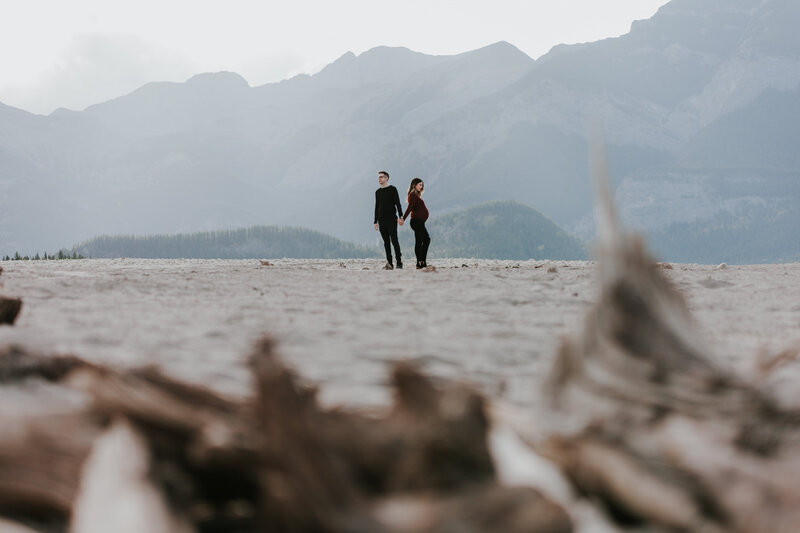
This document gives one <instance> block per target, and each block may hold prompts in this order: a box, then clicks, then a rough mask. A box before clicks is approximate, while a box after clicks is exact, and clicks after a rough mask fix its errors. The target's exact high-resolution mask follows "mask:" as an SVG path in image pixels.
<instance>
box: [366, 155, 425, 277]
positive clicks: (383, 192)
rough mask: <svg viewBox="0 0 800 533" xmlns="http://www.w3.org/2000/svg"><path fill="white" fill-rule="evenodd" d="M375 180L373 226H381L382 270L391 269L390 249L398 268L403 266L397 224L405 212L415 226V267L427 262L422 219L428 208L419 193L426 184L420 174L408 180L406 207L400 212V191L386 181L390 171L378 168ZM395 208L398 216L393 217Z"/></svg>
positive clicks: (400, 221) (379, 228) (402, 219)
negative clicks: (378, 185) (383, 249)
mask: <svg viewBox="0 0 800 533" xmlns="http://www.w3.org/2000/svg"><path fill="white" fill-rule="evenodd" d="M378 183H379V184H380V186H381V187H380V188H379V189H378V190H377V191H375V222H374V224H375V230H380V232H381V237H383V247H384V248H385V249H386V266H385V267H383V268H384V270H392V269H393V268H394V267H393V266H392V249H391V246H390V245H389V242H390V241H391V244H392V245H393V246H394V255H395V258H396V259H397V268H403V260H402V258H401V256H400V243H399V242H398V241H397V225H398V224H399V225H401V226H402V225H403V223H404V222H405V221H406V218H407V217H408V215H409V214H410V215H411V229H413V230H414V253H415V254H416V256H417V269H421V268H425V267H427V266H428V263H427V262H426V259H427V257H428V246H430V244H431V237H430V235H428V230H427V229H425V221H426V220H428V208H427V207H425V202H424V201H423V200H422V193H423V192H424V191H425V184H424V183H423V182H422V180H421V179H419V178H414V179H412V180H411V184H410V185H409V186H408V196H406V202H408V207H407V208H406V212H405V213H403V206H402V205H400V195H399V194H398V193H397V189H396V188H395V187H394V185H389V173H388V172H386V171H385V170H381V171H380V172H378ZM395 209H396V210H397V217H395Z"/></svg>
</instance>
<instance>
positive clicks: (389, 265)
mask: <svg viewBox="0 0 800 533" xmlns="http://www.w3.org/2000/svg"><path fill="white" fill-rule="evenodd" d="M383 269H384V270H394V267H393V266H392V264H391V263H386V266H385V267H383Z"/></svg>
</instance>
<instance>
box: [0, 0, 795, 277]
mask: <svg viewBox="0 0 800 533" xmlns="http://www.w3.org/2000/svg"><path fill="white" fill-rule="evenodd" d="M797 27H800V3H798V2H796V0H673V1H672V2H670V3H669V4H667V5H665V6H664V7H662V8H661V9H660V10H659V11H658V13H657V14H656V15H655V16H653V18H651V19H650V20H646V21H639V22H636V23H634V24H633V26H632V28H631V31H630V33H628V34H626V35H624V36H622V37H619V38H615V39H606V40H603V41H599V42H595V43H587V44H581V45H570V46H564V45H562V46H557V47H555V48H554V49H553V50H552V51H551V52H550V53H548V54H546V55H545V56H543V57H542V58H540V59H538V60H536V61H534V60H533V59H531V58H530V57H528V56H526V55H525V54H523V53H522V52H520V51H519V50H517V49H516V48H514V47H513V46H512V45H510V44H508V43H503V42H501V43H497V44H494V45H491V46H488V47H486V48H482V49H479V50H474V51H471V52H465V53H463V54H459V55H454V56H428V55H424V54H420V53H416V52H412V51H410V50H407V49H404V48H386V47H378V48H374V49H372V50H370V51H368V52H365V53H363V54H361V55H359V56H355V55H353V54H352V53H347V54H344V55H343V56H342V57H340V58H339V59H338V60H337V61H335V62H334V63H332V64H330V65H328V66H327V67H326V68H325V69H323V70H322V71H321V72H319V73H317V74H315V75H313V76H306V75H303V76H297V77H295V78H292V79H289V80H286V81H283V82H280V83H275V84H268V85H263V86H259V87H250V86H249V85H248V83H247V82H246V80H244V79H243V78H242V77H241V76H239V75H237V74H234V73H216V74H201V75H197V76H195V77H193V78H191V79H190V80H188V81H187V82H185V83H151V84H148V85H145V86H143V87H141V88H140V89H139V90H137V91H134V92H133V93H131V94H129V95H125V96H122V97H120V98H117V99H115V100H112V101H109V102H104V103H100V104H97V105H94V106H91V107H89V108H87V109H86V110H84V111H82V112H74V111H67V110H58V111H56V112H54V113H52V114H51V115H49V116H39V115H32V114H29V113H26V112H24V111H21V110H18V109H14V108H11V107H8V106H3V105H1V104H0V252H3V253H13V252H14V251H16V250H19V251H21V252H28V251H36V250H54V249H58V248H59V247H62V246H68V245H71V244H74V243H76V242H79V241H83V240H86V239H88V238H91V237H93V236H96V235H101V234H148V233H177V232H194V231H201V230H215V229H227V228H236V227H245V226H252V225H260V224H268V225H292V226H302V227H308V228H312V229H315V230H320V231H323V232H326V233H330V234H332V235H334V236H336V237H338V238H342V239H346V240H349V241H353V242H356V243H372V242H374V240H375V239H376V232H374V231H373V229H372V209H373V202H374V195H373V192H374V189H375V188H376V187H377V180H376V173H377V171H378V170H381V169H386V170H388V171H389V172H390V173H391V180H390V183H392V184H394V185H395V186H396V187H398V189H399V190H400V191H401V195H402V193H403V192H404V191H405V188H406V187H407V184H408V181H409V180H410V178H411V177H413V176H420V177H422V178H423V179H425V182H426V190H427V193H426V197H425V199H426V203H427V204H428V206H429V208H430V209H431V212H432V213H433V214H437V215H438V214H445V213H447V212H449V211H453V210H456V209H461V208H466V207H470V206H472V205H475V204H478V203H481V202H485V201H488V200H503V199H513V200H516V201H518V202H522V203H525V204H527V205H530V206H532V207H534V208H535V209H537V210H539V211H540V212H541V213H543V214H544V215H546V216H548V217H549V218H551V219H552V220H554V221H555V222H557V223H558V224H560V225H561V226H563V227H564V228H566V229H568V230H570V231H572V232H574V233H575V234H576V235H578V236H579V237H581V238H584V239H589V238H591V235H592V231H593V229H592V216H591V208H592V205H591V193H592V187H591V184H590V180H589V169H588V161H587V160H588V149H587V131H588V129H587V124H588V123H590V122H592V121H595V120H598V121H600V122H601V123H602V124H603V129H604V132H605V136H606V139H605V140H606V143H607V150H608V159H609V163H610V165H611V171H612V175H613V177H614V180H615V183H614V185H615V187H616V196H617V200H618V202H619V205H620V209H621V211H622V214H623V217H624V218H625V220H626V221H627V222H628V224H629V225H631V226H633V227H636V228H640V229H643V230H644V231H646V232H647V233H648V234H649V236H650V238H651V240H652V242H653V243H654V245H655V247H656V250H657V252H658V253H659V255H660V256H661V257H662V258H664V259H667V260H681V261H691V262H720V261H728V262H773V261H797V260H800V237H798V236H797V234H798V231H797V228H798V227H800V201H799V200H800V166H799V165H798V163H800V155H799V154H798V150H797V148H796V145H797V144H798V142H797V141H798V139H800V135H799V134H800V32H797V31H796V28H797Z"/></svg>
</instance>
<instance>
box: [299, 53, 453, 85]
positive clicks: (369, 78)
mask: <svg viewBox="0 0 800 533" xmlns="http://www.w3.org/2000/svg"><path fill="white" fill-rule="evenodd" d="M438 61H440V59H439V58H438V57H437V56H430V55H426V54H422V53H420V52H414V51H412V50H409V49H408V48H403V47H389V46H378V47H375V48H371V49H369V50H367V51H366V52H363V53H361V54H360V55H358V56H356V55H355V54H354V53H353V52H347V53H346V54H344V55H342V56H341V57H340V58H339V59H337V60H336V61H334V62H333V63H331V64H330V65H328V66H326V67H325V68H324V69H322V70H321V71H320V72H319V73H317V74H315V75H314V76H313V77H314V78H315V81H316V82H317V83H320V84H321V85H323V86H327V87H337V88H350V87H355V86H359V85H363V84H369V83H393V82H397V81H400V80H403V79H406V78H407V77H408V76H409V75H410V74H411V73H412V72H414V71H416V70H419V69H421V68H425V67H428V66H430V65H432V64H435V63H437V62H438Z"/></svg>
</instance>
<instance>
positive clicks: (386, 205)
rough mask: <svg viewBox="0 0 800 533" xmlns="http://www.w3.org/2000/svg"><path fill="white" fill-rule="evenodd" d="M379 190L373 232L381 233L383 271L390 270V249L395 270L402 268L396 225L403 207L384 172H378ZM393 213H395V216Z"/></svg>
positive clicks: (376, 193) (376, 197)
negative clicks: (384, 251) (384, 260)
mask: <svg viewBox="0 0 800 533" xmlns="http://www.w3.org/2000/svg"><path fill="white" fill-rule="evenodd" d="M378 183H379V184H380V188H379V189H378V190H377V191H375V221H374V222H373V223H374V224H375V230H376V231H380V232H381V237H383V247H384V249H386V266H385V267H383V268H384V270H392V269H393V268H394V267H393V266H392V248H391V246H389V241H390V240H391V242H392V245H393V246H394V255H395V258H396V259H397V268H403V260H402V259H401V257H400V243H399V242H398V241H397V224H399V223H400V221H401V220H402V218H403V207H402V206H401V205H400V195H399V194H398V193H397V189H396V188H395V187H394V185H389V173H388V172H386V171H385V170H381V171H380V172H378ZM395 211H396V212H397V213H396V214H395Z"/></svg>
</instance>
